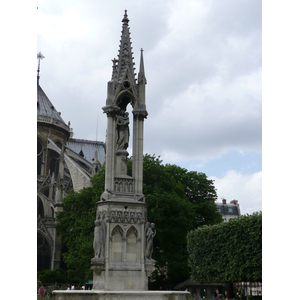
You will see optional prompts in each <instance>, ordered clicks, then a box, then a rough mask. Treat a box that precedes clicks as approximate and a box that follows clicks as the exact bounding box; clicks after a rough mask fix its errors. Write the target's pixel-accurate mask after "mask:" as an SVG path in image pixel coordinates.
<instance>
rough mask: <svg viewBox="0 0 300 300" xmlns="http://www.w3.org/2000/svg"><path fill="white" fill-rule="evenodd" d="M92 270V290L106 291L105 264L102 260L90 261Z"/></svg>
mask: <svg viewBox="0 0 300 300" xmlns="http://www.w3.org/2000/svg"><path fill="white" fill-rule="evenodd" d="M91 263H92V267H91V269H92V270H93V290H107V287H106V284H105V280H104V272H103V271H104V270H105V263H104V259H102V258H92V259H91Z"/></svg>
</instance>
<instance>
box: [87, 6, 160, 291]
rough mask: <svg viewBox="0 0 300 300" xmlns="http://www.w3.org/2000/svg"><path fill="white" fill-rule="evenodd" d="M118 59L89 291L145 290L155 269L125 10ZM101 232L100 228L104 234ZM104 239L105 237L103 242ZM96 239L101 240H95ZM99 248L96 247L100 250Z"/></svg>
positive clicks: (139, 95)
mask: <svg viewBox="0 0 300 300" xmlns="http://www.w3.org/2000/svg"><path fill="white" fill-rule="evenodd" d="M122 22H123V27H122V35H121V41H120V49H119V54H118V59H114V60H113V69H112V78H111V80H110V81H109V82H108V85H107V99H106V106H104V107H103V111H104V113H106V115H107V131H106V165H105V192H104V193H103V194H102V195H101V199H100V201H99V202H98V203H97V217H96V221H95V236H94V246H95V245H97V247H96V248H95V247H94V248H95V249H94V250H95V257H94V258H92V261H91V262H92V269H93V282H94V285H93V289H96V290H98V289H105V290H111V291H113V290H131V291H134V290H139V291H143V290H144V291H145V290H148V277H149V276H150V274H151V272H153V271H154V268H155V261H154V260H153V259H152V257H151V254H152V250H153V237H154V235H155V234H154V233H153V231H152V227H153V226H151V225H150V223H149V222H148V221H147V205H146V203H145V197H144V195H143V138H144V137H143V131H144V119H145V118H146V117H147V114H148V113H147V110H146V103H145V85H146V83H147V81H146V77H145V72H144V61H143V50H141V58H140V70H139V73H138V79H136V78H135V68H134V62H133V53H132V47H131V40H130V32H129V26H128V23H129V20H128V17H127V12H126V11H125V15H124V18H123V20H122ZM129 107H132V114H133V125H132V126H133V133H132V176H128V175H127V157H128V155H129V153H128V152H127V148H128V146H129V143H130V138H131V134H130V132H129V113H128V110H129ZM104 231H105V232H104ZM104 239H105V240H104ZM100 240H101V241H100ZM100 248H101V250H100Z"/></svg>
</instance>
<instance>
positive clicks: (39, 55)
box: [37, 52, 45, 82]
mask: <svg viewBox="0 0 300 300" xmlns="http://www.w3.org/2000/svg"><path fill="white" fill-rule="evenodd" d="M44 58H45V56H44V55H43V54H42V53H41V52H39V53H38V54H37V59H38V60H39V63H38V69H37V80H38V82H39V80H40V62H41V59H44Z"/></svg>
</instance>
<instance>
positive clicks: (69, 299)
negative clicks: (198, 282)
mask: <svg viewBox="0 0 300 300" xmlns="http://www.w3.org/2000/svg"><path fill="white" fill-rule="evenodd" d="M53 294H54V295H55V300H83V299H84V300H104V299H105V300H186V299H187V296H188V295H189V293H188V292H177V291H176V292H175V291H93V290H92V291H79V290H78V291H77V290H75V291H74V290H73V291H58V290H57V291H53Z"/></svg>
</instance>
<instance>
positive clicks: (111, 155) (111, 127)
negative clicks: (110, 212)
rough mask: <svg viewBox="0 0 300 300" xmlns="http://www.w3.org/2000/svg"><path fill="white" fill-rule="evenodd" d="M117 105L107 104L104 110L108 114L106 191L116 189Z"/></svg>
mask: <svg viewBox="0 0 300 300" xmlns="http://www.w3.org/2000/svg"><path fill="white" fill-rule="evenodd" d="M118 110H120V108H119V107H117V106H105V107H103V111H104V112H105V113H106V114H107V129H106V157H105V191H106V190H109V191H113V189H114V175H115V174H114V173H115V149H116V120H115V116H116V112H117V111H118Z"/></svg>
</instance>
